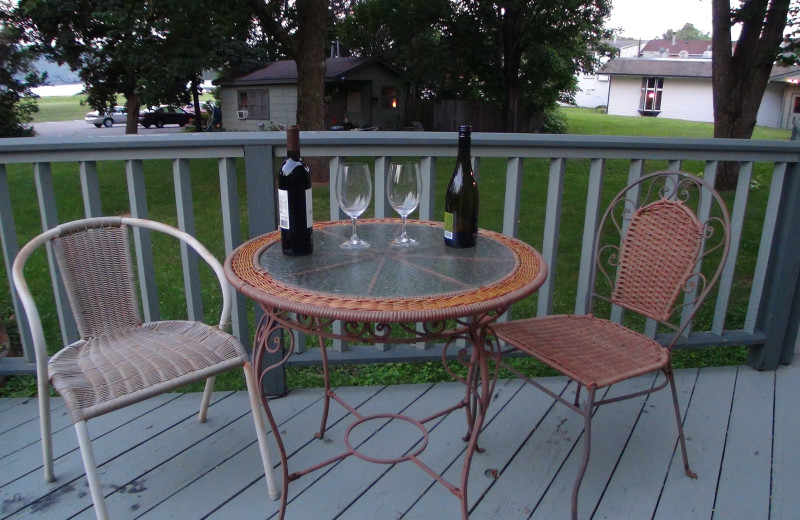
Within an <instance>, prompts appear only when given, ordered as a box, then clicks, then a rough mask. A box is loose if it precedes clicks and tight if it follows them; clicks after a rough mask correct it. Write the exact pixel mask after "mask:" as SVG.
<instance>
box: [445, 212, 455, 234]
mask: <svg viewBox="0 0 800 520" xmlns="http://www.w3.org/2000/svg"><path fill="white" fill-rule="evenodd" d="M444 238H447V239H452V238H453V214H452V213H448V212H447V211H445V212H444Z"/></svg>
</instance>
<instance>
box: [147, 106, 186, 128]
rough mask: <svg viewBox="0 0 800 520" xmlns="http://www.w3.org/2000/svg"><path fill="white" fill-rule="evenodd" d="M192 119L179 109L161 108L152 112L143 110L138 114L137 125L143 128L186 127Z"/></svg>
mask: <svg viewBox="0 0 800 520" xmlns="http://www.w3.org/2000/svg"><path fill="white" fill-rule="evenodd" d="M193 117H194V114H190V113H189V112H187V111H186V110H184V109H182V108H180V107H173V106H161V107H158V108H156V109H153V110H145V111H142V112H140V113H139V124H140V125H142V126H143V127H145V128H150V127H151V126H155V127H156V128H161V127H162V126H164V125H178V126H186V124H187V123H189V120H191V119H192V118H193Z"/></svg>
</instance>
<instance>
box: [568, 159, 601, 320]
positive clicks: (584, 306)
mask: <svg viewBox="0 0 800 520" xmlns="http://www.w3.org/2000/svg"><path fill="white" fill-rule="evenodd" d="M605 171H606V164H605V160H604V159H592V163H591V166H590V167H589V186H588V190H587V193H586V213H585V214H584V217H583V242H582V245H581V259H580V268H579V271H578V294H577V296H576V298H575V314H586V313H587V312H589V299H590V297H591V293H592V281H593V279H594V277H593V276H592V273H593V271H594V255H595V254H596V251H595V250H594V239H595V234H596V233H597V223H598V220H599V219H600V206H601V203H602V197H603V177H604V176H605Z"/></svg>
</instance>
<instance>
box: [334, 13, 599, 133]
mask: <svg viewBox="0 0 800 520" xmlns="http://www.w3.org/2000/svg"><path fill="white" fill-rule="evenodd" d="M610 7H611V3H610V1H608V0H540V1H538V2H528V1H525V0H504V1H500V2H496V1H489V0H462V1H458V2H456V1H453V0H430V1H424V0H398V1H395V2H390V1H389V0H365V1H363V2H359V3H358V4H357V5H356V6H354V8H353V11H352V14H351V16H350V17H348V19H346V20H345V21H344V22H343V23H342V24H340V28H339V30H338V34H339V35H340V37H341V38H342V39H343V40H344V41H346V42H347V44H348V45H349V46H350V47H352V48H354V49H356V51H357V52H359V53H364V54H369V53H380V55H383V56H385V57H387V58H388V59H389V60H390V61H392V62H393V63H395V65H398V66H400V67H401V68H403V69H404V70H405V71H406V79H407V80H408V81H409V82H410V83H411V84H412V85H413V86H414V91H415V92H417V93H418V94H419V95H422V96H429V97H439V98H449V97H456V98H462V99H473V100H480V101H488V102H490V103H494V104H496V105H498V106H500V107H501V109H502V110H503V115H504V118H503V119H504V124H503V126H504V129H505V130H506V131H510V132H513V131H517V130H518V129H519V128H520V127H521V126H522V124H521V121H519V120H518V115H519V114H520V113H522V112H523V110H522V109H525V110H524V111H525V112H526V113H529V114H533V116H534V117H538V118H539V119H541V117H542V116H543V114H544V111H545V110H546V109H548V108H550V107H552V106H554V105H555V103H556V102H558V101H569V100H570V99H571V98H572V95H573V94H574V92H575V89H576V79H575V76H576V73H577V72H588V71H592V70H594V68H595V67H596V66H597V64H598V61H597V60H598V58H599V54H598V52H600V54H602V53H605V52H608V51H610V49H608V48H607V47H606V46H604V44H603V43H602V40H603V38H605V37H607V36H608V34H607V32H606V31H605V30H604V29H603V22H604V20H605V18H606V17H607V16H608V15H609V13H610ZM398 20H402V22H398Z"/></svg>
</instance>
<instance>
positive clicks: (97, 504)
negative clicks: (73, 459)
mask: <svg viewBox="0 0 800 520" xmlns="http://www.w3.org/2000/svg"><path fill="white" fill-rule="evenodd" d="M75 432H76V433H77V434H78V444H79V445H80V447H81V457H82V458H83V467H84V469H85V470H86V480H88V481H89V491H90V492H91V494H92V502H93V503H94V514H95V516H97V520H108V509H106V500H105V496H104V495H103V486H102V485H101V484H100V475H99V474H98V472H97V462H95V459H94V450H92V441H91V439H90V438H89V429H88V428H87V426H86V421H80V422H77V423H75Z"/></svg>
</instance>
